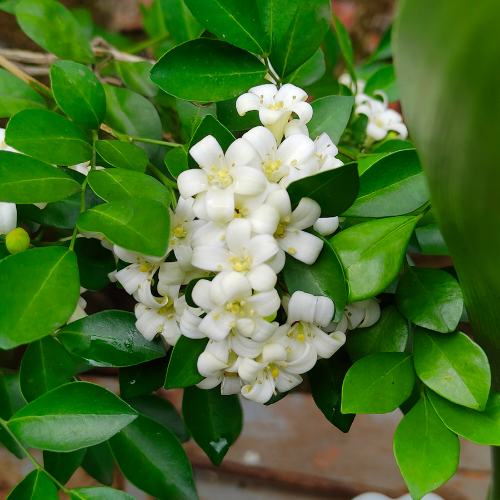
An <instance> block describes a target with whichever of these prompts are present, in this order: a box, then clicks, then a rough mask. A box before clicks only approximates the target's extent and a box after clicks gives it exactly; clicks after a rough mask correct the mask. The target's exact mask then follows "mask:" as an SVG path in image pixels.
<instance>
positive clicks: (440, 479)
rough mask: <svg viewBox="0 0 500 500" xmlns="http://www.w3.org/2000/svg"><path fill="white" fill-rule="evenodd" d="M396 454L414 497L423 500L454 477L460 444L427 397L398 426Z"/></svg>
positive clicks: (395, 443) (395, 440)
mask: <svg viewBox="0 0 500 500" xmlns="http://www.w3.org/2000/svg"><path fill="white" fill-rule="evenodd" d="M394 455H395V456H396V461H397V462H398V465H399V468H400V469H401V474H402V475H403V478H404V480H405V482H406V484H407V486H408V489H409V490H410V493H411V496H412V498H413V499H415V500H420V499H421V498H422V497H423V496H424V495H426V494H427V493H429V492H431V491H433V490H435V489H436V488H438V487H439V486H441V485H442V484H444V483H445V482H446V481H448V479H450V477H452V476H453V474H455V471H456V470H457V467H458V459H459V457H460V443H459V441H458V438H457V436H456V434H454V433H453V432H451V431H449V430H448V429H447V428H446V426H445V425H444V424H443V422H441V420H440V419H439V417H438V416H437V415H436V412H435V411H434V409H433V408H432V405H431V404H430V402H429V400H428V399H427V398H425V397H424V398H421V399H420V401H419V402H418V403H417V404H416V405H415V406H414V407H413V409H412V410H411V411H410V412H409V413H408V414H407V415H405V416H404V418H403V420H401V422H400V423H399V425H398V428H397V429H396V434H395V435H394Z"/></svg>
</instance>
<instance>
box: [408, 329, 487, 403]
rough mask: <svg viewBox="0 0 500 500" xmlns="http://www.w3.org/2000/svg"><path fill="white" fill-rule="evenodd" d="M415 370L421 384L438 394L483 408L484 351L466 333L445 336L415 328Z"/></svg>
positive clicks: (485, 388)
mask: <svg viewBox="0 0 500 500" xmlns="http://www.w3.org/2000/svg"><path fill="white" fill-rule="evenodd" d="M413 353H414V356H415V370H416V372H417V375H418V377H419V378H420V380H422V382H424V384H425V385H427V386H428V387H430V388H431V389H432V390H434V391H435V392H437V393H438V394H440V395H441V396H443V397H445V398H446V399H449V400H450V401H453V402H454V403H457V404H459V405H462V406H466V407H468V408H472V409H474V410H481V411H482V410H484V409H485V407H486V402H487V400H488V395H489V391H490V385H491V374H490V365H489V363H488V358H487V357H486V354H485V353H484V351H483V350H482V349H481V348H480V347H479V346H478V345H477V344H476V343H474V342H473V341H472V340H471V339H470V338H469V337H468V336H467V335H465V334H464V333H461V332H455V333H452V334H448V335H441V334H439V333H435V332H431V331H429V330H424V329H423V328H417V329H416V331H415V337H414V346H413Z"/></svg>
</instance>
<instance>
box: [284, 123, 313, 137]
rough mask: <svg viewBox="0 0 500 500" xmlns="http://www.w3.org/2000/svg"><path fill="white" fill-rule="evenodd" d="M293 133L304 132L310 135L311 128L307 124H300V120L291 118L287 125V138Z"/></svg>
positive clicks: (303, 133)
mask: <svg viewBox="0 0 500 500" xmlns="http://www.w3.org/2000/svg"><path fill="white" fill-rule="evenodd" d="M293 134H302V135H307V136H308V137H309V130H308V129H307V125H306V124H302V125H301V124H300V120H290V121H289V122H288V123H287V124H286V126H285V138H288V137H290V136H291V135H293Z"/></svg>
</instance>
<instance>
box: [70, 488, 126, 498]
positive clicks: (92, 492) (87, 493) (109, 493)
mask: <svg viewBox="0 0 500 500" xmlns="http://www.w3.org/2000/svg"><path fill="white" fill-rule="evenodd" d="M69 498H70V499H71V500H134V497H131V496H130V495H129V494H128V493H125V492H124V491H120V490H115V489H114V488H106V487H105V486H94V487H90V488H75V489H74V490H71V491H70V492H69Z"/></svg>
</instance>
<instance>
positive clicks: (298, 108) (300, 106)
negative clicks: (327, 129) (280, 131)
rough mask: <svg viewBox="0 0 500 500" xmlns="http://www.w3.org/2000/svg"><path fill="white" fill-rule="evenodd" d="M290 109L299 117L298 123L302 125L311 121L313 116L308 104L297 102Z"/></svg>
mask: <svg viewBox="0 0 500 500" xmlns="http://www.w3.org/2000/svg"><path fill="white" fill-rule="evenodd" d="M290 109H291V110H292V111H293V112H294V113H295V114H296V115H298V117H299V123H300V124H301V125H304V124H305V123H308V122H309V121H311V118H312V116H313V109H312V106H311V105H310V104H309V103H308V102H297V103H295V104H294V105H293V106H290Z"/></svg>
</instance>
